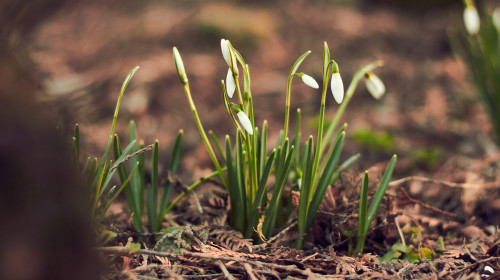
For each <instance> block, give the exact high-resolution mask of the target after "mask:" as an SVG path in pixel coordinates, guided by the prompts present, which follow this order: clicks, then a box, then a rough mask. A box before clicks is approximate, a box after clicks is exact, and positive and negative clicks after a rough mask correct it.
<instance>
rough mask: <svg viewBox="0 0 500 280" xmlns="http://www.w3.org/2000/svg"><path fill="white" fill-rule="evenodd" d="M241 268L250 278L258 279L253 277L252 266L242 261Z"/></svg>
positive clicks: (252, 279)
mask: <svg viewBox="0 0 500 280" xmlns="http://www.w3.org/2000/svg"><path fill="white" fill-rule="evenodd" d="M242 265H243V268H245V270H246V271H247V274H248V276H249V277H250V279H251V280H258V279H257V277H255V274H254V273H253V269H252V266H251V265H250V264H248V263H243V264H242Z"/></svg>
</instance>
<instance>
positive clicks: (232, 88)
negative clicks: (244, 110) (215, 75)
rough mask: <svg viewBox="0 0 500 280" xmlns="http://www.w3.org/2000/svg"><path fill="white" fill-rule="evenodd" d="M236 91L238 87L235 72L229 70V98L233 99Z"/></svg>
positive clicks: (227, 89)
mask: <svg viewBox="0 0 500 280" xmlns="http://www.w3.org/2000/svg"><path fill="white" fill-rule="evenodd" d="M235 90H236V85H235V84H234V78H233V71H231V68H229V69H227V76H226V91H227V96H229V98H232V97H233V94H234V91H235Z"/></svg>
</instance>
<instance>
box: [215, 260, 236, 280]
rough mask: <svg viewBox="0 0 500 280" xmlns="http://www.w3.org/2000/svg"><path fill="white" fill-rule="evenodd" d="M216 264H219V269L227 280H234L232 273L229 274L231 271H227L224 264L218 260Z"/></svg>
mask: <svg viewBox="0 0 500 280" xmlns="http://www.w3.org/2000/svg"><path fill="white" fill-rule="evenodd" d="M217 265H219V267H220V270H222V272H223V273H224V276H226V278H227V279H229V280H235V279H234V277H233V275H231V273H229V271H228V270H227V268H226V266H225V265H224V264H223V263H222V262H221V261H220V260H219V261H217Z"/></svg>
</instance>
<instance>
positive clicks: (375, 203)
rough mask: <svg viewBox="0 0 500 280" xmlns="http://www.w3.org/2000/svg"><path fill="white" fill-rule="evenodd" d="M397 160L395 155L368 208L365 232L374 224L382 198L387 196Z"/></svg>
mask: <svg viewBox="0 0 500 280" xmlns="http://www.w3.org/2000/svg"><path fill="white" fill-rule="evenodd" d="M396 160H397V156H396V155H393V156H392V159H391V161H390V162H389V164H388V165H387V168H386V169H385V172H384V175H383V176H382V180H381V181H380V184H379V186H378V189H377V192H375V196H374V197H373V200H372V202H371V204H370V208H368V213H367V219H366V224H365V232H368V228H369V227H370V224H371V223H372V221H373V219H374V218H375V215H376V214H377V210H378V207H379V206H380V203H381V202H382V198H383V197H384V195H385V191H386V190H387V186H388V185H389V182H390V180H391V177H392V173H393V172H394V168H395V167H396Z"/></svg>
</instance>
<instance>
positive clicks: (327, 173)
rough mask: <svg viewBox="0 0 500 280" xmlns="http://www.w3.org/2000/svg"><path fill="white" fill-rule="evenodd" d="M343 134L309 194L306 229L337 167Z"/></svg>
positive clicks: (310, 223)
mask: <svg viewBox="0 0 500 280" xmlns="http://www.w3.org/2000/svg"><path fill="white" fill-rule="evenodd" d="M344 136H345V132H342V133H340V135H339V137H338V139H337V141H336V143H335V149H333V152H332V154H331V155H330V157H329V158H330V159H329V160H328V163H327V164H326V167H325V170H324V171H323V174H322V175H321V177H320V180H319V182H318V185H317V186H316V187H315V189H314V192H313V193H312V194H311V196H312V199H311V203H310V204H309V207H308V208H307V222H306V227H305V229H306V231H308V230H309V228H311V225H312V223H313V220H314V217H315V216H316V212H317V211H318V209H319V205H320V204H321V201H322V200H323V197H324V196H325V192H326V190H327V188H328V186H329V183H330V180H331V179H332V176H333V173H334V172H335V168H337V163H338V162H339V158H340V153H341V151H342V145H343V143H344ZM312 187H314V186H312Z"/></svg>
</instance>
